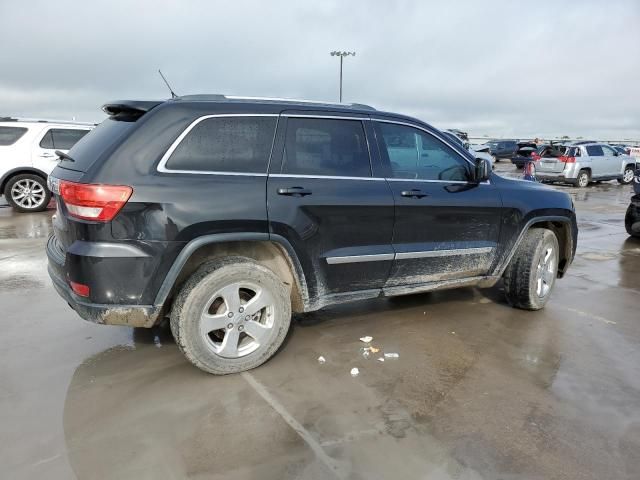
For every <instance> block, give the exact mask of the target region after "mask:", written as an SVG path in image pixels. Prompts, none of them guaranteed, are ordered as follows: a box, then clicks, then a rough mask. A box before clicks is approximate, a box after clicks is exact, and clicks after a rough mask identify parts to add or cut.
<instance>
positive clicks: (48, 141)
mask: <svg viewBox="0 0 640 480" xmlns="http://www.w3.org/2000/svg"><path fill="white" fill-rule="evenodd" d="M40 147H41V148H54V146H53V135H51V130H48V131H47V133H45V134H44V137H42V140H40Z"/></svg>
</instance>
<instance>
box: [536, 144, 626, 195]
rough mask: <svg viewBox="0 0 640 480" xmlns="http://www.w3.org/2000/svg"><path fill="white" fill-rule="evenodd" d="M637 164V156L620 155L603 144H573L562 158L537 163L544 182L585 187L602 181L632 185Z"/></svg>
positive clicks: (538, 174) (538, 171) (547, 159)
mask: <svg viewBox="0 0 640 480" xmlns="http://www.w3.org/2000/svg"><path fill="white" fill-rule="evenodd" d="M635 163H636V162H635V158H633V157H629V156H627V155H620V154H619V153H618V152H616V151H615V150H614V149H613V148H611V147H610V146H609V145H606V144H603V143H590V144H586V145H584V144H582V145H572V146H568V147H567V151H566V152H565V153H564V154H563V155H561V156H559V157H546V158H541V159H540V160H539V161H538V162H536V176H537V178H538V179H539V180H540V181H542V182H564V183H571V184H573V185H575V186H577V187H581V188H584V187H586V186H587V185H589V183H590V182H592V181H601V180H618V182H620V183H623V184H628V183H631V182H632V181H633V172H634V170H635V168H636V165H635Z"/></svg>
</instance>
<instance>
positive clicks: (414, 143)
mask: <svg viewBox="0 0 640 480" xmlns="http://www.w3.org/2000/svg"><path fill="white" fill-rule="evenodd" d="M375 128H376V134H377V136H378V140H379V141H380V143H381V145H380V151H381V153H382V156H383V160H385V159H388V161H389V165H390V168H391V178H404V179H418V180H443V181H468V180H469V167H468V162H467V161H466V160H465V159H464V158H463V157H462V156H461V155H460V154H459V153H457V152H455V151H454V150H453V149H451V148H450V147H448V146H447V145H445V144H444V143H443V142H441V141H440V140H438V139H437V138H435V137H434V136H432V135H430V134H428V133H425V132H423V131H422V130H418V129H417V128H413V127H409V126H405V125H397V124H393V123H384V122H375ZM385 157H386V158H385Z"/></svg>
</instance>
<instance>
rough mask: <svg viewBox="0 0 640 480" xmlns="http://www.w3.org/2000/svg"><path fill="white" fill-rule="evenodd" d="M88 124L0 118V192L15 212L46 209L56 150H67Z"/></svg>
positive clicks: (91, 126)
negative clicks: (48, 179)
mask: <svg viewBox="0 0 640 480" xmlns="http://www.w3.org/2000/svg"><path fill="white" fill-rule="evenodd" d="M92 128H93V125H91V124H80V123H71V122H50V121H44V120H37V121H24V120H19V119H16V118H8V117H3V118H0V192H1V193H2V194H4V197H5V199H6V201H7V202H8V203H9V205H11V206H12V207H13V208H14V209H15V210H17V211H18V212H39V211H42V210H44V209H45V208H47V205H48V203H49V200H50V199H51V194H50V192H49V190H48V189H47V175H48V174H49V173H51V171H52V170H53V169H54V167H55V166H56V165H57V163H58V155H57V154H56V153H55V152H56V150H59V151H61V152H64V153H66V152H68V151H69V149H70V148H71V147H72V146H73V145H75V143H76V142H77V141H78V140H80V139H81V138H82V137H83V136H85V135H86V134H87V133H88V132H89V131H90V130H91V129H92Z"/></svg>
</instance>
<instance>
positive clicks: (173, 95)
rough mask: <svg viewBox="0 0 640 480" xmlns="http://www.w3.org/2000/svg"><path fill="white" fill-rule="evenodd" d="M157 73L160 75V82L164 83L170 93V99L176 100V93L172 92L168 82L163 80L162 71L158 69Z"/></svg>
mask: <svg viewBox="0 0 640 480" xmlns="http://www.w3.org/2000/svg"><path fill="white" fill-rule="evenodd" d="M158 73H159V74H160V76H161V77H162V80H163V81H164V83H165V84H166V85H167V88H168V89H169V91H170V92H171V98H178V95H176V92H174V91H173V88H171V85H169V82H167V79H166V78H164V75H163V74H162V70H160V69H158Z"/></svg>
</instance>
